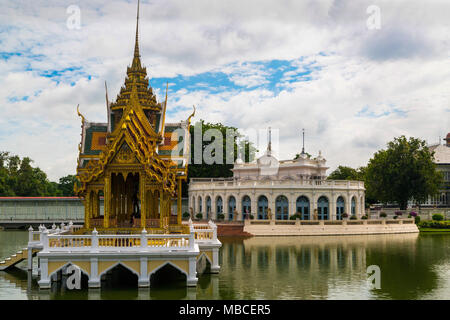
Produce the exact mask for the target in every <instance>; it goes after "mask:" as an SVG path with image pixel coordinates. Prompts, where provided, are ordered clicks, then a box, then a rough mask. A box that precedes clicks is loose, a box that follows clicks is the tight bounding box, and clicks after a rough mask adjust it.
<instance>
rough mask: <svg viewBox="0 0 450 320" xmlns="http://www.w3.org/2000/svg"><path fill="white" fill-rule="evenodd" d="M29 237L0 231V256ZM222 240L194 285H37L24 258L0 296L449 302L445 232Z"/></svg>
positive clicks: (0, 280) (4, 279)
mask: <svg viewBox="0 0 450 320" xmlns="http://www.w3.org/2000/svg"><path fill="white" fill-rule="evenodd" d="M27 239H28V233H27V232H24V231H0V257H1V258H4V257H5V256H7V255H9V254H11V253H14V252H15V251H16V250H18V249H20V248H21V247H24V246H25V245H26V243H27ZM220 240H221V241H222V243H223V246H222V248H221V251H220V259H221V261H220V265H221V267H222V270H221V272H220V274H218V275H209V274H204V275H200V276H199V283H198V286H197V288H185V287H184V285H183V282H175V283H171V284H166V285H160V286H157V287H152V288H151V289H138V288H137V286H136V285H135V283H134V281H137V280H136V279H134V278H133V277H134V276H130V274H127V272H123V273H119V279H115V280H114V282H113V283H111V282H106V283H103V284H102V289H95V290H92V289H87V288H84V289H82V290H79V291H69V290H67V289H65V287H64V286H63V287H61V285H58V284H56V283H55V285H54V286H53V288H52V289H51V290H39V288H38V285H37V277H36V275H32V276H29V273H28V272H27V271H24V269H25V267H26V264H25V263H24V262H22V263H21V264H20V265H19V267H20V268H16V269H15V270H12V271H8V272H0V299H450V234H429V235H426V234H421V235H418V234H407V235H377V236H340V237H328V236H327V237H286V238H280V237H255V238H250V239H245V240H243V239H229V238H221V239H220ZM35 260H36V259H35ZM370 265H377V266H379V267H380V271H381V288H380V289H376V288H374V287H373V286H372V285H371V283H369V281H368V280H367V279H368V274H367V273H366V271H367V267H368V266H370ZM126 278H130V281H129V282H126V281H122V280H123V279H126ZM119 280H120V281H119ZM84 284H85V283H84ZM85 285H86V284H85ZM112 286H113V288H112Z"/></svg>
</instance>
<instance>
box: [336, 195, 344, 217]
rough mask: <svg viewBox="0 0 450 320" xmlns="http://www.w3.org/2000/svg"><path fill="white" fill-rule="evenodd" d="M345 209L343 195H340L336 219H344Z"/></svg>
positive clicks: (337, 202)
mask: <svg viewBox="0 0 450 320" xmlns="http://www.w3.org/2000/svg"><path fill="white" fill-rule="evenodd" d="M344 210H345V201H344V198H343V197H339V198H337V201H336V219H337V220H342V214H343V213H344Z"/></svg>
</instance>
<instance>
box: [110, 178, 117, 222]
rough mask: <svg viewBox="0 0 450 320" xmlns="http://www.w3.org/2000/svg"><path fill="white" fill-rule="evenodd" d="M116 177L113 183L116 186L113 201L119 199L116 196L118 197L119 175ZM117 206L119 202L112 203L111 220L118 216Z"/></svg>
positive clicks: (113, 191)
mask: <svg viewBox="0 0 450 320" xmlns="http://www.w3.org/2000/svg"><path fill="white" fill-rule="evenodd" d="M113 177H114V179H113V180H114V183H112V184H113V185H114V190H112V197H111V198H112V199H116V198H117V197H116V195H117V185H118V183H117V180H118V179H117V175H116V176H113ZM116 206H117V202H116V201H114V200H113V201H111V218H114V217H115V215H116V212H117V211H116Z"/></svg>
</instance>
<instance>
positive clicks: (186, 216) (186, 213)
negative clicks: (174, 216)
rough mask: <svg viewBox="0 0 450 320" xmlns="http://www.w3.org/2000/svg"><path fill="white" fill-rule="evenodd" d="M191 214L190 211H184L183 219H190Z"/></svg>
mask: <svg viewBox="0 0 450 320" xmlns="http://www.w3.org/2000/svg"><path fill="white" fill-rule="evenodd" d="M190 216H191V215H190V214H189V212H185V213H183V220H188V219H189V217H190Z"/></svg>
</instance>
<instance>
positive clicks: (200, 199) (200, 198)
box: [198, 197, 203, 213]
mask: <svg viewBox="0 0 450 320" xmlns="http://www.w3.org/2000/svg"><path fill="white" fill-rule="evenodd" d="M202 209H203V208H202V197H198V213H202Z"/></svg>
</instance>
